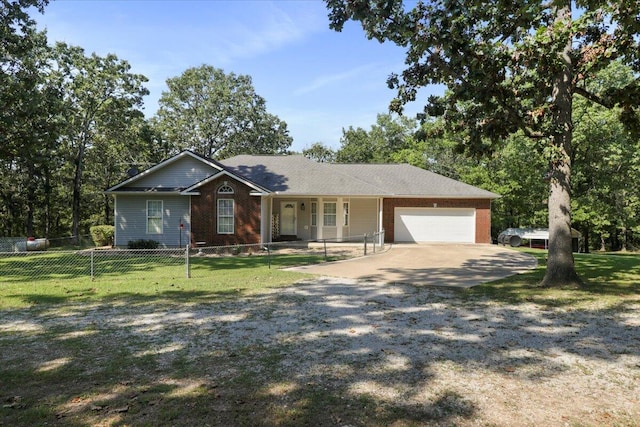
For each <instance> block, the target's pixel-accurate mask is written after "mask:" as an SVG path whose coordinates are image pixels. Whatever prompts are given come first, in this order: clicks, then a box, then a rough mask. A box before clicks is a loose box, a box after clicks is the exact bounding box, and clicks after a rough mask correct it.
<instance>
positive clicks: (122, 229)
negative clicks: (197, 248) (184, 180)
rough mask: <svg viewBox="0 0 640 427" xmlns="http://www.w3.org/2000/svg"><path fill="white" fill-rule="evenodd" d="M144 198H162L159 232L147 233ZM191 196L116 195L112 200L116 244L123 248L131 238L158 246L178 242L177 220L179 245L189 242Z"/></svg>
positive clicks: (175, 244)
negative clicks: (148, 241) (114, 201)
mask: <svg viewBox="0 0 640 427" xmlns="http://www.w3.org/2000/svg"><path fill="white" fill-rule="evenodd" d="M147 200H162V210H163V212H162V234H149V233H147ZM189 205H190V197H189V196H167V195H161V194H157V195H153V194H150V195H148V196H143V195H139V194H138V195H127V194H119V195H117V196H116V203H115V218H116V223H115V245H116V246H119V247H126V246H127V243H128V242H129V241H130V240H138V239H145V240H155V241H157V242H160V246H161V247H177V246H179V245H180V223H182V224H183V225H184V228H183V230H182V246H183V247H184V246H185V245H187V244H188V242H189V236H190V234H191V221H190V215H189V211H190V206H189Z"/></svg>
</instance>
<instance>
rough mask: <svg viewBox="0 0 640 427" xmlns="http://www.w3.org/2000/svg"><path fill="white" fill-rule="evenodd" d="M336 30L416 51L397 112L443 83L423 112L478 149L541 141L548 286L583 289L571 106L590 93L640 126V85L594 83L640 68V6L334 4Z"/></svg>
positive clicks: (579, 0)
mask: <svg viewBox="0 0 640 427" xmlns="http://www.w3.org/2000/svg"><path fill="white" fill-rule="evenodd" d="M325 1H326V3H327V5H328V8H329V18H330V26H331V27H332V28H333V29H336V30H338V31H340V30H341V29H342V28H343V26H344V24H345V23H346V22H347V21H348V20H355V21H359V22H361V24H362V26H363V28H364V30H365V32H366V34H367V36H368V37H369V38H376V39H377V40H379V41H381V42H382V41H386V40H389V41H392V42H394V43H396V44H398V45H400V46H404V47H407V57H406V63H407V65H408V68H407V69H406V70H404V71H403V72H402V75H401V76H398V75H391V76H390V78H389V81H388V83H389V85H390V86H391V87H394V88H396V89H397V90H398V96H397V98H396V99H395V100H394V101H392V104H391V108H392V109H394V110H397V111H401V110H402V106H403V105H404V104H405V103H407V102H410V101H414V100H415V99H416V96H417V91H418V89H419V88H421V87H423V86H425V85H429V84H432V83H440V84H444V85H446V87H447V92H446V93H445V95H444V96H431V97H429V99H428V101H427V103H426V104H427V105H426V106H425V112H426V113H427V114H430V115H439V116H444V117H445V118H446V122H447V124H448V126H450V127H451V128H453V129H459V130H463V131H464V132H465V133H466V134H467V138H466V140H465V141H464V146H465V147H466V149H467V150H468V151H469V152H471V153H482V152H487V151H491V150H492V149H493V148H495V147H496V146H498V145H499V144H501V143H502V141H504V138H505V137H506V136H507V135H509V134H512V133H515V132H517V131H521V132H523V133H524V134H525V135H527V136H528V137H530V138H532V139H535V140H536V141H537V142H538V144H537V146H538V147H539V149H540V150H541V151H543V152H544V153H545V155H546V157H547V159H548V162H549V170H548V173H547V178H548V179H549V189H550V193H549V198H548V208H549V231H550V241H549V257H548V263H547V270H546V274H545V277H544V279H543V281H542V284H543V285H545V286H580V285H581V284H582V282H581V280H580V278H579V277H578V274H577V273H576V271H575V265H574V259H573V253H572V245H571V162H572V158H573V150H572V137H573V120H572V108H573V101H574V97H576V96H582V97H585V98H587V99H590V100H592V101H593V102H597V103H599V104H601V105H603V106H604V107H606V108H612V107H614V106H618V107H620V111H621V116H620V118H621V119H622V121H624V122H625V123H626V124H627V125H628V127H629V128H635V129H636V130H637V129H638V127H639V126H638V123H637V115H636V112H635V108H636V107H637V103H638V102H639V101H640V96H639V95H640V83H639V81H638V79H635V80H634V81H633V82H632V83H630V84H629V85H627V86H625V87H623V88H620V87H609V88H605V89H604V90H602V91H601V92H598V93H595V92H592V91H590V90H589V88H588V86H587V85H586V84H585V83H586V82H588V81H589V79H591V78H593V76H594V75H595V74H596V73H597V72H598V71H599V70H601V69H603V68H605V67H606V66H607V65H608V64H610V63H611V62H612V61H621V62H623V63H625V64H628V65H629V66H631V67H633V68H634V70H635V71H636V72H638V71H640V40H639V34H640V3H638V1H637V0H619V1H616V2H611V1H604V0H575V1H572V0H551V1H541V0H524V1H519V2H509V1H488V0H466V1H464V0H442V1H437V2H423V1H418V3H417V4H416V6H415V7H414V8H412V9H410V10H408V9H406V8H405V6H404V4H403V2H402V0H325Z"/></svg>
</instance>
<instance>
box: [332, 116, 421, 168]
mask: <svg viewBox="0 0 640 427" xmlns="http://www.w3.org/2000/svg"><path fill="white" fill-rule="evenodd" d="M416 127H417V124H416V121H415V120H413V119H409V118H407V117H404V116H398V115H392V114H378V117H377V120H376V124H375V125H372V126H371V129H370V130H368V131H367V130H365V129H363V128H356V129H354V128H353V127H351V126H350V127H349V128H348V129H347V130H344V129H343V130H342V138H341V139H340V142H341V146H340V149H339V150H338V152H337V153H336V160H337V161H338V162H341V163H385V162H391V161H394V159H393V158H392V157H393V153H395V152H397V151H399V150H402V149H404V148H406V147H408V146H411V145H412V143H413V142H412V138H413V134H414V132H415V131H416Z"/></svg>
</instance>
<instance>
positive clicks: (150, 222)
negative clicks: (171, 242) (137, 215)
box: [147, 200, 162, 234]
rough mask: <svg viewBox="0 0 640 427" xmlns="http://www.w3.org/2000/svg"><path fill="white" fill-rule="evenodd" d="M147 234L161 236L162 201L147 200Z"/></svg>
mask: <svg viewBox="0 0 640 427" xmlns="http://www.w3.org/2000/svg"><path fill="white" fill-rule="evenodd" d="M147 234H162V200H147Z"/></svg>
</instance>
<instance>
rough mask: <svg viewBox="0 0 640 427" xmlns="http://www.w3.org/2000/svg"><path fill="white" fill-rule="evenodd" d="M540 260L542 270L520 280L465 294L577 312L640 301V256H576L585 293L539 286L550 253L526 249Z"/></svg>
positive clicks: (496, 283)
mask: <svg viewBox="0 0 640 427" xmlns="http://www.w3.org/2000/svg"><path fill="white" fill-rule="evenodd" d="M522 252H526V253H529V254H531V255H533V256H534V257H536V258H537V259H538V265H539V266H538V268H536V269H535V270H532V271H531V272H528V273H526V274H522V275H519V276H514V277H509V278H506V279H503V280H500V281H496V282H492V283H487V284H484V285H481V286H477V287H474V288H471V289H468V290H466V291H464V292H465V293H466V294H467V296H468V297H470V298H477V297H485V298H491V299H495V300H498V301H503V302H523V301H529V302H536V303H539V304H542V305H547V306H561V305H566V306H573V307H574V308H582V307H593V306H594V305H595V306H599V307H601V308H607V307H615V306H616V305H618V304H622V303H625V302H628V300H629V299H630V298H631V299H635V298H638V297H640V254H635V253H593V254H574V257H575V263H576V269H577V271H578V274H579V275H580V277H581V278H582V279H583V280H584V282H585V286H584V288H583V289H579V290H575V289H553V288H551V289H545V288H541V287H540V286H538V284H539V283H540V282H541V281H542V278H543V276H544V272H545V263H546V256H547V253H546V251H541V250H535V249H522Z"/></svg>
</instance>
